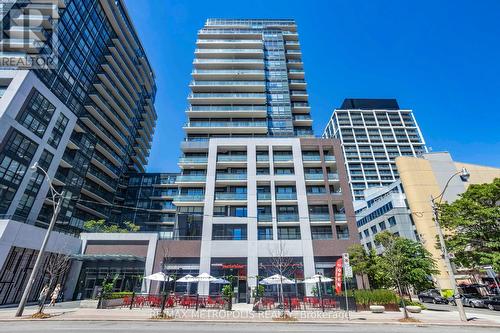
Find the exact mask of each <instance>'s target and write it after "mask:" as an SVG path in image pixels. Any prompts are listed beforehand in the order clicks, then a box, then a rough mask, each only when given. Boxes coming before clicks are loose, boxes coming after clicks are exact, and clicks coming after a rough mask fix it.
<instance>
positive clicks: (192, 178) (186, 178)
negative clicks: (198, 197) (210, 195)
mask: <svg viewBox="0 0 500 333" xmlns="http://www.w3.org/2000/svg"><path fill="white" fill-rule="evenodd" d="M206 180H207V176H206V175H181V176H177V179H176V183H188V182H205V181H206Z"/></svg>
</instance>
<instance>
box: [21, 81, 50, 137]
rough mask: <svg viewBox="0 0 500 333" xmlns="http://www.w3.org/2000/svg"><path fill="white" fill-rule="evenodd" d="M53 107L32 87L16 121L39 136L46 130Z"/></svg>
mask: <svg viewBox="0 0 500 333" xmlns="http://www.w3.org/2000/svg"><path fill="white" fill-rule="evenodd" d="M55 109H56V108H55V106H54V105H52V104H51V103H50V102H49V101H48V99H46V98H45V97H43V95H42V94H40V93H39V92H38V91H37V90H36V89H33V90H32V92H31V94H30V96H29V97H28V99H27V101H26V103H25V105H24V106H23V110H22V112H20V113H19V116H18V117H17V121H18V122H19V123H20V124H21V125H23V126H24V127H26V128H27V129H29V130H30V131H31V132H33V133H34V134H36V135H37V136H38V137H40V138H41V137H43V135H44V134H45V131H46V130H47V126H48V125H49V123H50V120H51V119H52V115H53V114H54V111H55Z"/></svg>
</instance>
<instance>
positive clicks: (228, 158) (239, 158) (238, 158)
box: [217, 155, 247, 162]
mask: <svg viewBox="0 0 500 333" xmlns="http://www.w3.org/2000/svg"><path fill="white" fill-rule="evenodd" d="M246 160H247V155H218V156H217V162H246Z"/></svg>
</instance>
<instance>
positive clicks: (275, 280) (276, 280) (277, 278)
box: [259, 274, 295, 285]
mask: <svg viewBox="0 0 500 333" xmlns="http://www.w3.org/2000/svg"><path fill="white" fill-rule="evenodd" d="M259 283H260V284H264V285H269V284H294V283H295V281H293V280H290V279H289V278H287V277H286V276H282V275H279V274H274V275H272V276H270V277H267V278H265V279H263V280H261V281H260V282H259Z"/></svg>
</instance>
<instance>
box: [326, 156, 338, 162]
mask: <svg viewBox="0 0 500 333" xmlns="http://www.w3.org/2000/svg"><path fill="white" fill-rule="evenodd" d="M324 158H325V161H326V162H335V161H336V160H335V156H332V155H324Z"/></svg>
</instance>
